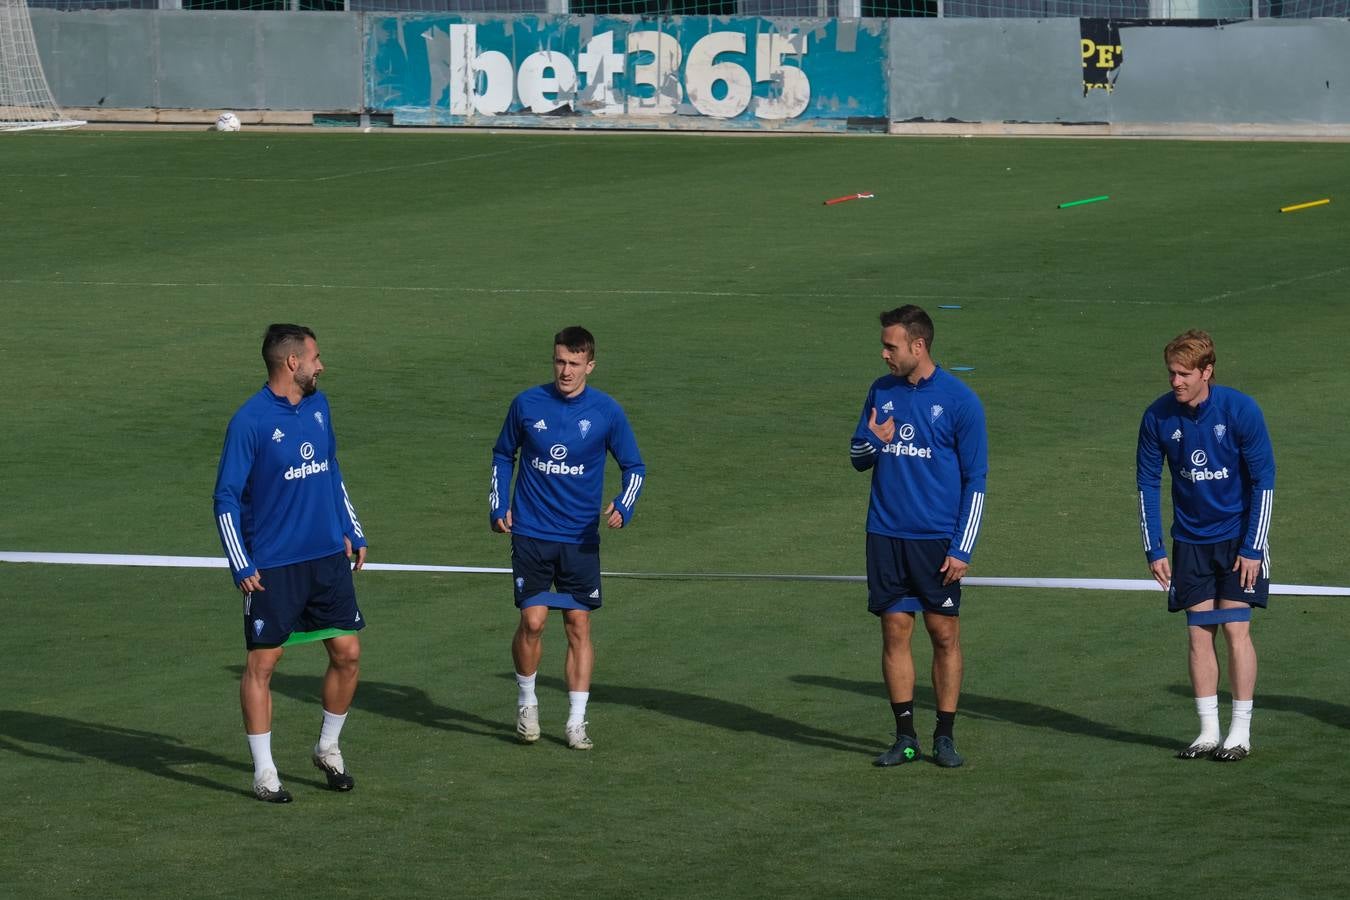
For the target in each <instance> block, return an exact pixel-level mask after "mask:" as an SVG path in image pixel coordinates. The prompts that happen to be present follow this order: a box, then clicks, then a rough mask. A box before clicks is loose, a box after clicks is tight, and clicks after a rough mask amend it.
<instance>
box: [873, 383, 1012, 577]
mask: <svg viewBox="0 0 1350 900" xmlns="http://www.w3.org/2000/svg"><path fill="white" fill-rule="evenodd" d="M873 409H875V410H876V411H877V421H878V422H885V421H886V420H887V419H894V421H895V436H894V438H893V439H892V441H891V442H890V443H884V442H883V441H882V440H881V439H880V438H878V437H877V436H876V435H875V434H873V433H872V430H871V429H870V428H869V427H868V425H867V423H868V419H869V417H870V416H871V414H872V410H873ZM849 456H850V459H851V460H852V462H853V467H854V468H855V469H857V470H858V471H860V472H861V471H865V470H867V469H871V470H872V496H871V500H870V502H869V503H868V505H867V530H868V532H870V533H872V534H880V535H886V536H888V537H897V538H906V539H909V540H940V539H946V540H949V541H950V542H951V544H950V546H949V547H948V549H947V554H948V555H949V556H954V557H956V558H957V559H959V560H963V561H965V562H969V561H970V557H971V555H972V554H973V553H974V552H975V541H976V539H977V538H978V537H979V534H980V520H981V518H982V516H983V514H984V490H985V480H986V478H987V477H988V474H989V458H988V457H989V449H988V439H987V438H986V437H985V429H984V407H983V406H981V405H980V399H979V397H977V396H975V392H974V391H972V390H971V389H970V388H969V387H967V386H966V385H965V383H964V382H962V381H961V379H959V378H957V377H956V376H955V375H952V374H951V373H949V372H947V371H946V370H945V369H943V368H941V367H938V368H937V369H936V370H935V371H934V372H933V374H932V375H930V376H929V377H928V378H925V379H923V380H922V381H920V382H919V383H918V384H911V383H910V382H909V379H907V378H900V377H897V376H895V375H883V376H882V377H881V378H878V379H877V380H876V381H874V382H873V383H872V387H871V388H870V389H869V390H868V392H867V401H866V402H865V403H863V409H862V416H861V417H860V418H859V420H858V427H857V429H856V430H855V431H854V432H853V439H852V441H851V442H850V444H849Z"/></svg>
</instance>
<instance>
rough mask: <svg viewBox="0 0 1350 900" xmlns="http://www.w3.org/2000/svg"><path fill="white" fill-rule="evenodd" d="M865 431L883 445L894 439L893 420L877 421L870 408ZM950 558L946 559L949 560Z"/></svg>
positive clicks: (874, 411)
mask: <svg viewBox="0 0 1350 900" xmlns="http://www.w3.org/2000/svg"><path fill="white" fill-rule="evenodd" d="M867 430H868V431H870V432H872V433H873V434H875V435H876V436H877V438H879V439H880V440H881V442H882V443H883V444H889V443H890V442H891V440H892V439H893V438H894V437H895V418H894V417H892V418H888V419H887V420H886V421H885V422H878V421H877V408H876V407H875V406H874V407H872V415H871V416H870V417H869V418H868V420H867ZM950 558H951V557H948V559H950Z"/></svg>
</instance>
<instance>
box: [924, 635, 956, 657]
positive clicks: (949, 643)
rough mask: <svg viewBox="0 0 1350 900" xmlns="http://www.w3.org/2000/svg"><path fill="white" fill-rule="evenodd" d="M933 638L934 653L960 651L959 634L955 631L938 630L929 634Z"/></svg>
mask: <svg viewBox="0 0 1350 900" xmlns="http://www.w3.org/2000/svg"><path fill="white" fill-rule="evenodd" d="M930 636H931V637H932V638H933V652H934V653H960V652H961V636H960V635H959V634H957V633H956V632H951V633H946V632H938V633H934V634H932V635H930Z"/></svg>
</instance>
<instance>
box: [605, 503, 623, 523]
mask: <svg viewBox="0 0 1350 900" xmlns="http://www.w3.org/2000/svg"><path fill="white" fill-rule="evenodd" d="M602 515H603V516H604V517H605V524H606V525H608V526H609V527H610V528H622V527H623V513H621V512H619V510H618V509H617V508H616V507H615V506H614V504H613V503H611V504H610V505H609V506H606V507H605V511H604V512H603V513H602Z"/></svg>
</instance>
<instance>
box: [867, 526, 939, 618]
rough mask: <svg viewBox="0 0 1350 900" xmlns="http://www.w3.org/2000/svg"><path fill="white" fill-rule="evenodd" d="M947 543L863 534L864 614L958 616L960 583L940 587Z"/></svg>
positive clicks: (869, 533)
mask: <svg viewBox="0 0 1350 900" xmlns="http://www.w3.org/2000/svg"><path fill="white" fill-rule="evenodd" d="M950 546H951V541H948V540H941V539H940V540H934V541H912V540H908V539H906V538H893V537H887V536H886V535H883V534H872V533H871V532H870V531H869V532H868V533H867V611H868V612H870V613H871V614H872V615H874V616H880V615H882V614H883V613H893V612H931V613H937V614H938V615H943V616H956V615H960V613H961V582H959V581H957V582H953V583H952V584H948V585H944V584H943V583H942V577H943V576H942V572H941V571H940V570H941V569H942V564H943V563H944V562H946V561H947V549H948V548H949V547H950Z"/></svg>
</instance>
